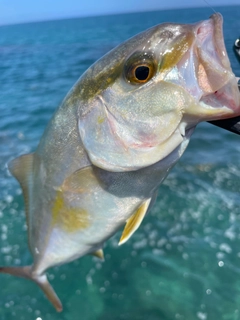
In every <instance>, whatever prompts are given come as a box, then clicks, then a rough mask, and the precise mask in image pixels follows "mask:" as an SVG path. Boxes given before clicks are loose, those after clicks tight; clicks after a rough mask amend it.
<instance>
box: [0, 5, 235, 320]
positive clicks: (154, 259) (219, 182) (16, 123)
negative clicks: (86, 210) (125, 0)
mask: <svg viewBox="0 0 240 320" xmlns="http://www.w3.org/2000/svg"><path fill="white" fill-rule="evenodd" d="M215 9H216V10H217V11H220V12H221V13H222V14H223V16H224V20H225V23H224V34H225V39H226V46H227V49H228V52H229V56H230V59H231V62H232V67H233V70H234V71H235V73H236V74H237V75H240V66H239V63H238V62H237V60H236V59H235V57H234V54H233V52H232V46H233V43H234V40H235V39H236V38H237V37H239V35H240V19H239V17H240V6H239V7H222V8H215ZM211 14H212V11H211V10H210V9H209V8H205V9H188V10H186V9H185V10H175V11H174V10H171V11H162V12H152V13H139V14H128V15H119V16H108V17H94V18H84V19H71V20H62V21H52V22H41V23H32V24H23V25H13V26H3V27H0V92H1V94H0V112H1V118H0V265H10V264H11V265H28V264H30V263H31V261H32V260H31V256H30V254H29V251H28V246H27V238H26V225H25V216H24V207H23V199H22V195H21V191H20V188H19V185H18V184H17V182H16V181H15V180H14V179H13V178H12V177H11V176H10V175H9V173H8V172H7V170H6V163H7V161H9V160H10V159H12V158H14V157H16V156H18V155H19V154H22V153H28V152H31V151H34V149H35V148H36V146H37V144H38V141H39V138H40V137H41V135H42V133H43V130H44V128H45V126H46V124H47V122H48V120H49V119H50V117H51V115H52V114H53V112H54V110H55V108H56V107H57V106H58V105H59V103H60V102H61V100H62V99H63V98H64V96H65V94H66V93H67V92H68V90H69V89H70V88H71V86H72V85H73V84H74V82H75V81H76V80H77V79H78V77H79V76H80V75H81V74H82V72H83V71H84V70H86V68H87V67H88V66H90V65H91V64H92V63H93V62H94V61H95V60H96V59H98V58H99V57H101V56H102V55H103V54H104V53H106V52H107V51H109V50H110V49H111V48H113V47H114V46H116V45H117V44H118V43H120V42H122V41H123V40H125V39H127V38H129V37H130V36H132V35H134V34H136V33H138V32H140V31H142V30H144V29H146V28H148V27H150V26H152V25H155V24H157V23H161V22H165V21H174V22H195V21H198V20H202V19H206V18H207V17H208V16H210V15H211ZM239 152H240V138H239V136H236V135H233V134H231V133H228V132H224V131H223V130H221V129H219V128H217V127H214V126H211V125H210V124H207V123H205V124H201V125H199V127H198V128H197V130H196V131H195V133H194V135H193V137H192V139H191V143H190V146H189V148H188V150H187V151H186V153H185V154H184V156H183V157H182V159H181V160H180V161H179V163H178V164H177V165H176V167H175V168H174V169H173V170H172V172H171V173H170V175H169V177H168V179H167V180H166V181H165V183H164V184H163V185H162V186H161V187H160V190H159V196H158V199H157V203H156V205H155V206H154V207H153V209H152V211H151V213H150V215H149V216H148V217H147V218H146V219H145V220H144V222H143V224H142V226H141V227H140V229H139V230H138V231H137V232H136V233H135V234H134V236H133V237H132V238H131V239H130V240H129V241H128V242H127V243H126V244H125V245H123V246H122V247H118V245H117V243H118V239H119V237H120V234H121V232H119V233H118V234H117V235H116V236H114V237H113V238H112V239H110V240H109V241H108V242H107V243H106V245H105V248H104V251H105V262H99V261H98V260H97V258H92V257H84V258H82V259H79V260H77V261H74V262H72V263H70V264H67V265H63V266H60V267H56V268H52V269H50V270H49V272H48V275H49V279H50V280H51V283H52V284H53V286H54V288H55V290H56V292H57V293H58V295H59V297H60V298H61V300H62V302H63V305H64V311H63V312H62V313H61V314H57V313H56V312H55V310H54V309H53V307H52V306H51V305H50V304H49V302H48V301H47V300H46V299H45V297H44V296H43V294H42V292H41V291H40V290H39V289H38V287H36V285H35V284H33V283H31V282H28V281H27V280H23V279H17V278H14V277H11V276H7V275H0V319H1V320H11V319H18V320H20V319H24V320H28V319H29V320H30V319H38V320H40V319H42V320H55V319H56V320H78V319H83V320H96V319H97V320H122V319H125V320H173V319H186V320H194V319H200V320H206V319H208V320H209V319H210V320H215V319H224V320H237V319H240V214H239V208H240V196H239V189H240V157H239Z"/></svg>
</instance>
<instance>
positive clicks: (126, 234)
mask: <svg viewBox="0 0 240 320" xmlns="http://www.w3.org/2000/svg"><path fill="white" fill-rule="evenodd" d="M151 200H152V199H151V198H150V199H147V200H146V201H144V202H143V203H142V204H141V205H140V206H139V207H138V208H137V210H136V211H135V212H134V214H133V215H132V216H131V217H130V218H129V219H128V220H127V223H126V225H125V228H124V230H123V233H122V236H121V238H120V241H119V243H118V245H119V246H120V245H121V244H123V243H125V242H126V241H127V240H128V239H129V238H130V237H131V236H132V235H133V233H134V232H135V231H136V230H137V229H138V228H139V226H140V224H141V222H142V220H143V218H144V217H145V214H146V212H147V210H148V208H149V204H150V202H151Z"/></svg>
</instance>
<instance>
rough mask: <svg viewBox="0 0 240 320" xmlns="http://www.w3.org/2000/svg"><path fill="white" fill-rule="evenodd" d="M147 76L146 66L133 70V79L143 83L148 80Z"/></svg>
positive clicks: (147, 68)
mask: <svg viewBox="0 0 240 320" xmlns="http://www.w3.org/2000/svg"><path fill="white" fill-rule="evenodd" d="M148 76H149V67H147V66H140V67H137V68H136V70H135V77H136V78H137V79H138V80H140V81H144V80H146V79H147V78H148Z"/></svg>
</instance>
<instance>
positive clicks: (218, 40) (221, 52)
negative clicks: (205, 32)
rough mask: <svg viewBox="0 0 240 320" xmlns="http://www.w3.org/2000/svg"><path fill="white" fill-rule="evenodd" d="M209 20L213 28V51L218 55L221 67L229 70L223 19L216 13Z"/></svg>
mask: <svg viewBox="0 0 240 320" xmlns="http://www.w3.org/2000/svg"><path fill="white" fill-rule="evenodd" d="M209 20H210V21H212V23H213V27H214V34H213V36H214V37H213V40H214V47H215V50H216V51H217V53H218V56H219V58H220V61H221V62H222V65H223V67H224V68H226V69H228V70H229V69H230V70H231V65H230V61H229V59H228V54H227V50H226V46H225V42H224V35H223V17H222V15H221V14H220V13H219V12H218V13H214V14H213V15H211V16H210V19H209Z"/></svg>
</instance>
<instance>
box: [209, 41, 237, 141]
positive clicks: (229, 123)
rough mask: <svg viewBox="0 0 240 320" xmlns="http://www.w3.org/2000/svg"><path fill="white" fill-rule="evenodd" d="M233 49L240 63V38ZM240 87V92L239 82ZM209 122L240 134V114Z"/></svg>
mask: <svg viewBox="0 0 240 320" xmlns="http://www.w3.org/2000/svg"><path fill="white" fill-rule="evenodd" d="M233 51H234V53H235V55H236V57H237V59H238V61H239V63H240V38H238V39H237V40H236V41H235V43H234V46H233ZM238 89H239V93H240V83H239V84H238ZM209 123H211V124H214V125H215V126H218V127H220V128H222V129H225V130H228V131H231V132H233V133H236V134H239V135H240V116H238V117H235V118H229V119H225V120H217V121H209Z"/></svg>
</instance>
